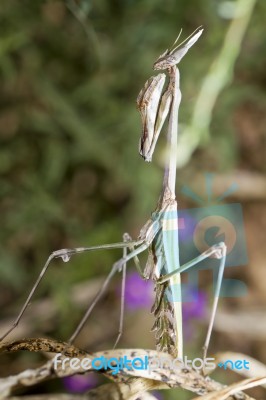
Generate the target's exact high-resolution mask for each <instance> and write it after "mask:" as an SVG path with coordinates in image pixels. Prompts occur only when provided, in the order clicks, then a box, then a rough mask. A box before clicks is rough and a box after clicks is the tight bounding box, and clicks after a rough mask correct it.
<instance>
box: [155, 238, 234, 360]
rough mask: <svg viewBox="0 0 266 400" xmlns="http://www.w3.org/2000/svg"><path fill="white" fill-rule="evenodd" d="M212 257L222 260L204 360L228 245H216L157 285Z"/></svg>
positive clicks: (159, 280) (161, 279)
mask: <svg viewBox="0 0 266 400" xmlns="http://www.w3.org/2000/svg"><path fill="white" fill-rule="evenodd" d="M211 256H214V257H215V258H218V259H220V264H219V272H218V278H217V284H216V287H215V293H214V301H213V306H212V311H211V317H210V322H209V326H208V331H207V335H206V339H205V342H204V346H203V359H205V358H206V355H207V351H208V347H209V343H210V338H211V332H212V329H213V323H214V318H215V314H216V310H217V304H218V300H219V296H220V291H221V285H222V279H223V273H224V266H225V257H226V245H225V244H224V243H223V242H221V243H219V244H216V245H214V246H212V247H210V248H209V249H208V250H206V251H205V252H204V253H202V254H200V255H199V256H198V257H196V258H194V259H193V260H191V261H189V262H188V263H186V264H185V265H182V266H181V267H179V268H177V269H176V270H174V271H172V272H171V273H169V274H166V275H164V276H162V277H161V278H160V279H158V281H157V283H159V284H163V283H165V282H168V281H169V280H170V279H171V277H172V276H174V275H175V274H181V273H182V272H185V271H187V270H188V269H190V268H191V267H193V266H194V265H196V264H198V263H200V262H201V261H203V260H205V259H206V258H208V257H211ZM173 300H174V299H173Z"/></svg>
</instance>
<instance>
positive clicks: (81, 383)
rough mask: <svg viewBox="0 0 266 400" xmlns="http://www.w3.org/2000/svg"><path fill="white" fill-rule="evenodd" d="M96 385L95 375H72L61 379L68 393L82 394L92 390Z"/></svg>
mask: <svg viewBox="0 0 266 400" xmlns="http://www.w3.org/2000/svg"><path fill="white" fill-rule="evenodd" d="M97 383H98V378H97V375H96V374H92V373H90V374H86V375H73V376H68V377H67V378H64V379H63V385H64V387H65V388H66V390H67V391H68V392H71V393H82V392H85V391H86V390H89V389H93V388H95V386H96V385H97Z"/></svg>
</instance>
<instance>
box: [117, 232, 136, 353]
mask: <svg viewBox="0 0 266 400" xmlns="http://www.w3.org/2000/svg"><path fill="white" fill-rule="evenodd" d="M123 239H124V242H132V238H131V237H130V236H129V234H128V233H124V235H123ZM129 250H130V251H134V246H130V247H129ZM126 257H127V247H124V249H123V258H126ZM133 260H134V263H135V266H136V268H137V270H138V272H139V274H140V276H142V277H143V273H142V270H141V267H140V263H139V259H138V256H135V257H134V258H133ZM126 269H127V264H126V262H125V263H124V264H123V267H122V284H121V307H120V320H119V330H118V335H117V338H116V341H115V344H114V347H113V348H114V349H115V348H116V346H117V344H118V342H119V340H120V338H121V336H122V334H123V327H124V311H125V289H126Z"/></svg>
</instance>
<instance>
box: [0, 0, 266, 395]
mask: <svg viewBox="0 0 266 400" xmlns="http://www.w3.org/2000/svg"><path fill="white" fill-rule="evenodd" d="M265 15H266V3H265V2H264V1H256V0H235V1H222V0H204V1H203V0H197V1H185V0H179V1H176V0H164V1H160V0H153V1H151V0H109V1H106V0H97V1H95V0H94V1H93V0H79V1H78V0H65V1H45V0H35V1H34V2H32V1H29V0H22V1H16V0H8V1H2V2H1V9H0V87H1V97H0V142H1V145H0V212H1V229H0V238H1V240H0V251H1V257H0V305H1V316H0V318H1V332H4V331H5V330H6V329H7V328H8V327H9V325H10V324H11V323H12V321H13V320H14V317H15V316H16V315H17V313H18V312H19V310H20V307H21V306H22V304H23V302H24V301H25V299H26V296H27V293H28V292H29V290H30V288H31V287H32V285H33V283H34V281H35V279H36V278H37V276H38V274H39V272H40V270H41V267H42V265H43V264H44V262H45V260H46V259H47V257H48V255H49V254H50V253H51V252H52V251H54V250H57V249H60V248H66V247H78V246H90V245H97V244H103V243H113V242H118V241H121V239H122V235H123V233H124V232H129V233H130V235H131V236H132V237H133V238H136V237H137V236H138V234H139V230H140V228H141V227H142V226H143V225H144V223H145V222H146V221H147V219H148V218H149V216H150V213H151V212H152V211H153V210H154V208H155V206H156V202H157V199H158V196H159V193H160V190H161V184H162V176H163V164H164V155H165V153H164V149H165V134H164V133H162V134H161V137H160V139H159V142H158V145H157V148H156V151H155V154H154V157H153V162H152V163H151V164H146V163H145V162H144V161H143V160H142V159H141V158H140V156H139V154H138V141H139V137H140V133H141V123H140V116H139V114H138V112H137V110H136V107H135V100H136V98H137V95H138V93H139V91H140V89H141V88H142V86H143V85H144V83H145V81H146V80H147V79H148V78H149V77H150V76H151V75H152V74H153V71H152V64H153V62H154V61H155V60H156V59H157V58H158V56H159V55H160V54H161V53H162V52H163V51H164V50H165V49H166V48H167V47H169V46H170V45H171V44H172V43H173V41H174V40H175V38H176V36H177V35H178V33H179V31H180V29H181V28H183V34H182V37H183V38H185V37H186V36H188V35H189V34H190V33H192V32H193V31H194V30H195V29H196V28H197V27H198V26H199V25H203V26H204V33H203V35H202V37H201V38H200V39H199V41H198V43H197V44H196V45H195V46H194V47H193V48H192V49H191V50H190V52H189V53H188V54H187V56H186V57H185V58H184V59H183V60H182V63H181V65H180V72H181V90H182V94H183V97H182V103H181V108H180V115H179V123H180V132H181V139H180V144H179V165H178V171H177V188H176V193H177V199H178V204H179V207H180V209H187V208H193V207H197V206H198V205H197V204H196V203H195V201H193V199H191V198H189V197H188V196H185V195H184V194H182V188H184V186H185V185H186V186H188V187H189V188H191V190H193V191H194V192H195V193H197V194H198V195H200V196H201V197H203V198H204V199H207V197H208V196H207V194H206V188H205V177H206V175H205V174H206V173H212V174H214V175H213V181H212V196H213V198H215V197H216V198H217V197H219V196H220V195H222V193H223V192H224V191H225V190H227V189H228V188H229V187H230V186H231V185H232V184H237V185H238V190H237V191H235V192H234V193H233V194H231V195H230V196H229V197H227V198H226V199H225V200H224V203H240V204H241V206H242V210H243V219H244V226H245V236H246V243H247V252H248V259H249V262H248V264H247V265H239V266H234V267H231V268H226V271H225V276H226V278H230V279H238V280H241V281H242V282H244V283H245V284H246V286H247V288H248V291H247V294H246V295H245V296H242V297H239V298H222V299H221V301H220V303H219V306H218V314H217V318H216V323H215V328H214V332H213V336H212V341H211V348H210V353H209V354H214V353H216V352H222V351H235V352H242V353H244V354H248V355H250V356H252V357H255V358H256V359H258V360H260V361H262V362H265V360H266V346H265V343H266V316H265V315H266V314H265V304H266V291H265V279H266V268H265V258H266V246H265V231H266V181H265V174H266V163H265V160H266V131H265V126H266V124H265V122H266V121H265V118H266V116H265V115H266V114H265V105H266V97H265V85H266V72H265V71H266V68H265V52H266V42H265ZM206 201H207V200H206ZM214 203H215V201H214ZM206 204H207V203H206ZM208 204H210V201H209V203H208ZM121 254H122V253H121V251H120V250H112V251H98V252H94V253H90V254H83V255H79V256H76V257H73V258H72V259H71V261H70V262H69V263H63V262H62V261H61V260H55V261H54V262H53V263H52V265H51V267H50V269H49V271H48V273H47V275H46V276H45V278H44V280H43V282H42V283H41V286H40V288H39V289H38V291H37V293H36V295H35V296H34V299H33V301H32V303H31V305H30V307H29V308H28V309H27V311H26V313H25V316H24V318H23V320H22V321H21V323H20V325H19V327H18V328H17V329H16V330H15V331H14V332H13V333H12V335H10V337H8V339H17V338H22V337H45V336H46V337H52V338H56V339H60V340H67V338H68V337H69V336H70V335H71V333H72V332H73V330H74V328H75V326H76V325H77V323H78V322H79V320H80V318H81V316H82V314H83V313H84V311H85V309H86V306H87V304H89V302H90V301H91V299H92V298H93V296H94V295H95V293H96V292H97V290H98V289H99V288H100V286H101V284H102V282H103V279H104V277H105V276H106V274H107V273H108V271H110V268H111V266H112V263H113V262H114V261H115V260H117V259H118V258H119V257H120V256H121ZM145 260H146V255H144V256H143V257H141V262H142V265H143V266H144V265H145ZM184 279H186V277H185V275H184ZM120 284H121V277H120V276H117V277H115V278H114V280H113V281H112V283H111V285H110V288H109V289H108V291H107V292H106V294H105V296H104V297H103V299H102V301H101V302H100V303H99V304H98V306H97V308H95V310H94V312H93V314H92V316H91V318H90V319H89V321H88V323H87V325H86V328H85V329H84V330H83V331H82V333H81V334H80V336H79V337H78V340H77V345H78V346H80V347H81V348H84V349H87V350H89V351H91V352H93V351H96V350H104V349H108V348H112V346H113V344H114V342H115V339H116V335H117V331H118V325H119V307H120V298H119V294H120ZM212 288H213V286H212V273H211V271H207V272H206V271H205V273H203V274H202V276H201V278H200V289H199V293H198V296H196V297H197V299H196V300H195V301H192V302H190V303H186V304H185V305H184V323H185V354H187V355H189V356H191V357H192V356H194V357H196V356H198V357H200V356H201V347H202V345H203V341H204V337H205V334H206V329H207V323H208V312H209V309H210V305H211V299H212ZM152 297H153V286H152V284H150V283H145V282H142V281H141V280H140V279H139V278H138V276H137V274H136V273H135V269H134V266H133V265H130V266H129V272H128V279H127V295H126V316H125V328H124V334H123V336H122V339H121V341H120V344H119V347H120V348H154V338H153V334H152V333H151V332H150V329H151V327H152V325H153V317H152V316H151V315H150V314H149V310H150V307H151V304H152V301H153V299H152ZM44 360H45V356H44V355H39V354H38V355H36V354H28V353H26V354H23V352H22V353H18V354H16V355H12V356H11V355H5V356H2V358H1V363H0V372H1V376H7V375H10V374H13V373H16V372H19V371H22V370H23V369H25V368H29V367H34V366H37V365H40V363H42V362H44ZM214 376H215V375H214ZM216 378H217V379H219V380H220V381H222V382H225V383H230V382H233V381H235V380H237V379H239V377H238V376H237V375H236V374H235V373H234V372H231V371H229V372H228V371H226V372H224V371H219V372H217V373H216ZM102 382H103V380H101V378H100V377H97V376H96V375H95V376H92V375H90V376H85V377H83V376H82V377H74V378H68V379H67V380H65V381H58V382H56V381H55V382H51V383H49V385H48V384H46V385H42V386H41V385H40V386H39V387H36V388H34V389H29V391H28V392H27V393H40V392H41V393H43V392H49V391H53V392H56V391H61V392H62V391H69V392H75V391H76V392H78V391H79V392H81V391H83V390H85V389H86V388H88V387H93V386H95V385H98V384H101V383H102ZM250 393H252V394H253V395H254V396H257V397H256V398H260V399H263V398H265V397H263V396H265V392H263V390H262V389H256V390H253V392H250ZM156 395H157V397H158V398H160V399H168V400H169V399H173V398H177V397H176V396H177V395H178V398H179V399H181V400H186V399H191V398H192V397H193V395H192V394H190V393H186V392H184V391H183V390H179V389H176V390H171V391H165V392H160V393H157V394H156Z"/></svg>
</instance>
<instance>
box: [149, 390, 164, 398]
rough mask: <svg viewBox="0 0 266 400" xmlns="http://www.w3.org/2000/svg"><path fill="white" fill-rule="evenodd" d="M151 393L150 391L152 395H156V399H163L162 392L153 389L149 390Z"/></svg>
mask: <svg viewBox="0 0 266 400" xmlns="http://www.w3.org/2000/svg"><path fill="white" fill-rule="evenodd" d="M151 393H152V394H153V396H154V397H156V399H158V400H163V399H164V396H163V394H162V393H161V392H158V391H154V392H151Z"/></svg>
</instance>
